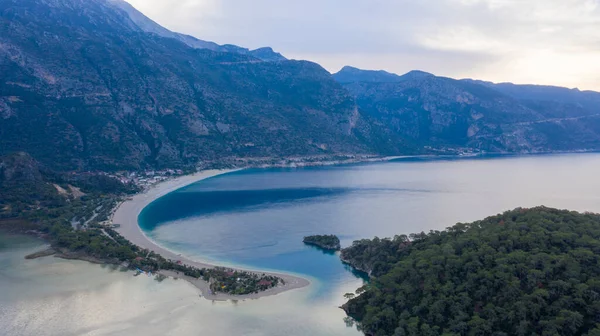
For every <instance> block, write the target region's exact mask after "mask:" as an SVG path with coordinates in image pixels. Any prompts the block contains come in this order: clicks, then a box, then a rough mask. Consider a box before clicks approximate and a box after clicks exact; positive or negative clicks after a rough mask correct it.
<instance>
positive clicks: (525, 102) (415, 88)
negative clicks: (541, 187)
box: [334, 67, 600, 152]
mask: <svg viewBox="0 0 600 336" xmlns="http://www.w3.org/2000/svg"><path fill="white" fill-rule="evenodd" d="M334 78H335V79H336V80H337V81H339V82H340V83H342V84H343V85H344V87H346V89H348V90H349V91H350V92H351V93H352V94H353V95H354V96H355V97H356V101H357V104H358V106H359V109H360V111H361V112H362V113H363V114H364V115H365V117H369V118H371V119H372V120H373V122H374V123H377V124H380V125H386V126H387V127H388V129H389V130H390V131H391V132H393V133H395V134H397V135H399V136H401V137H403V138H407V139H412V140H414V141H415V142H416V143H419V144H423V145H426V146H433V147H441V148H444V147H456V146H459V147H471V148H477V149H481V150H485V151H497V152H546V151H570V150H591V149H599V148H600V104H598V103H600V93H596V92H580V91H578V90H568V89H565V88H555V87H542V86H521V85H513V84H492V83H486V82H481V81H473V80H455V79H450V78H444V77H437V76H434V75H432V74H428V73H424V72H420V71H413V72H409V73H408V74H405V75H403V76H398V75H395V74H390V73H387V72H381V71H379V72H377V71H366V70H359V69H356V68H351V67H345V68H344V69H342V70H341V71H340V72H339V73H337V74H334Z"/></svg>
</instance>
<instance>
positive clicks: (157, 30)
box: [107, 0, 287, 61]
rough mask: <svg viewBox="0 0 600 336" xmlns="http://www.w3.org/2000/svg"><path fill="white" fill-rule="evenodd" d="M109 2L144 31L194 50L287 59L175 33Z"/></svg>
mask: <svg viewBox="0 0 600 336" xmlns="http://www.w3.org/2000/svg"><path fill="white" fill-rule="evenodd" d="M107 2H108V3H110V4H112V5H114V6H115V7H117V8H119V9H121V10H123V11H125V13H127V15H128V16H129V18H130V19H131V21H132V22H133V23H134V24H136V25H137V26H138V27H139V28H140V29H141V30H142V31H144V32H146V33H151V34H156V35H158V36H161V37H167V38H173V39H176V40H179V41H181V42H183V43H185V44H187V45H188V46H190V47H192V48H197V49H208V50H212V51H218V52H232V53H236V54H242V55H249V56H252V57H255V58H257V59H260V60H263V61H283V60H286V59H287V58H285V57H284V56H283V55H281V54H280V53H277V52H275V51H273V49H272V48H271V47H262V48H258V49H255V50H250V49H248V48H243V47H240V46H236V45H233V44H225V45H219V44H217V43H215V42H211V41H204V40H200V39H198V38H196V37H194V36H191V35H187V34H181V33H177V32H173V31H171V30H169V29H167V28H165V27H163V26H161V25H159V24H158V23H156V22H155V21H153V20H152V19H150V18H148V17H147V16H146V15H144V14H143V13H141V12H140V11H138V10H137V9H136V8H135V7H133V6H132V5H131V4H130V3H128V2H126V1H125V0H107Z"/></svg>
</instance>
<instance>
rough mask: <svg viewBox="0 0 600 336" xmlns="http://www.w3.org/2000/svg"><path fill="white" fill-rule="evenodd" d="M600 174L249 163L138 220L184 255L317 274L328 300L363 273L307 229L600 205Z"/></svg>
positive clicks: (589, 162)
mask: <svg viewBox="0 0 600 336" xmlns="http://www.w3.org/2000/svg"><path fill="white" fill-rule="evenodd" d="M598 171H600V155H597V154H585V155H549V156H529V157H504V158H502V157H501V158H484V159H460V160H457V159H445V160H439V159H438V160H430V159H425V160H424V159H408V160H399V161H396V162H388V163H377V164H359V165H352V166H335V167H316V168H301V169H252V170H246V171H241V172H236V173H232V174H227V175H222V176H218V177H215V178H211V179H208V180H205V181H201V182H199V183H196V184H193V185H190V186H188V187H186V188H183V189H181V190H178V191H176V192H173V193H171V194H169V195H167V196H165V197H163V198H161V199H159V200H157V201H155V202H154V203H152V204H151V205H149V206H148V207H147V208H146V209H145V210H144V211H143V212H142V213H141V215H140V218H139V221H140V224H141V226H142V228H143V229H144V230H145V231H146V233H147V234H148V235H149V236H151V237H152V238H153V239H155V240H156V241H158V242H159V243H161V244H164V245H166V246H167V247H169V248H171V249H173V250H176V251H179V252H182V253H184V254H186V255H188V256H191V257H195V258H199V259H204V260H210V261H213V262H217V263H224V264H231V265H242V266H246V267H252V268H257V269H270V270H279V271H288V272H293V273H298V274H304V275H307V276H309V277H311V278H312V279H315V280H316V285H315V286H314V287H315V288H314V291H313V295H312V297H311V299H312V300H315V301H319V300H322V301H327V302H329V301H331V300H337V299H338V298H340V297H341V296H342V295H343V294H344V293H345V291H347V290H348V288H352V287H353V286H354V287H358V286H360V285H361V283H362V279H361V278H360V275H359V274H355V273H353V272H351V270H349V269H348V268H347V267H345V266H344V265H343V264H342V263H341V262H340V261H339V258H338V256H337V255H334V254H326V253H323V252H321V251H319V250H317V249H315V248H312V247H308V246H305V245H304V244H302V238H303V237H304V236H306V235H311V234H337V235H338V236H339V237H340V239H341V241H342V245H343V246H348V245H350V244H351V243H352V241H354V240H356V239H362V238H371V237H373V236H379V237H389V236H393V235H395V234H408V233H412V232H421V231H428V230H432V229H444V228H446V227H448V226H450V225H453V224H455V223H457V222H469V221H473V220H477V219H481V218H484V217H486V216H489V215H493V214H496V213H499V212H502V211H505V210H508V209H512V208H515V207H519V206H523V207H531V206H537V205H547V206H553V207H559V208H570V209H575V210H581V211H600V194H599V193H598V192H597V190H600V179H598V178H597V172H598Z"/></svg>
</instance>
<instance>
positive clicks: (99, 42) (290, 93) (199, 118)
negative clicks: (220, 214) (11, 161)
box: [0, 0, 405, 170]
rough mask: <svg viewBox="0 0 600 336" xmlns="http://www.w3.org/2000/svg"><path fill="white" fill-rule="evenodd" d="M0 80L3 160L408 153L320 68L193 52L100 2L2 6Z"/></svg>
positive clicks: (96, 162)
mask: <svg viewBox="0 0 600 336" xmlns="http://www.w3.org/2000/svg"><path fill="white" fill-rule="evenodd" d="M0 72H1V73H2V74H3V75H2V79H1V80H0V118H1V120H2V121H1V122H0V138H1V139H2V147H1V148H0V154H2V153H10V152H14V151H26V152H29V153H30V154H31V155H32V156H33V157H35V158H36V159H37V160H39V161H40V162H42V163H44V164H46V165H48V166H49V167H52V168H54V169H104V170H110V169H135V168H139V167H143V166H176V165H184V164H194V163H196V162H198V161H200V160H215V159H218V158H220V157H223V156H228V155H236V156H253V157H261V156H283V155H285V156H294V155H316V154H336V153H371V152H373V149H372V147H371V144H377V143H379V142H380V138H381V141H383V142H384V144H383V145H382V148H386V150H387V151H389V152H398V151H400V150H401V149H402V148H405V145H404V143H403V142H402V141H395V139H394V141H390V138H388V137H382V134H385V132H381V131H379V128H378V126H376V125H371V124H369V123H368V122H367V121H365V120H364V119H363V118H362V117H361V115H360V113H359V111H358V109H357V108H356V105H355V103H354V98H353V97H352V96H351V95H350V94H349V93H348V91H347V90H345V89H344V88H343V87H342V86H341V85H339V84H338V83H336V82H335V81H334V80H333V79H332V78H331V76H330V74H329V73H328V72H327V71H325V70H324V69H323V68H322V67H320V66H319V65H317V64H315V63H311V62H306V61H287V60H286V61H280V62H264V61H261V60H259V59H257V58H254V57H252V56H249V55H241V54H237V53H225V52H216V51H213V50H208V49H197V48H192V47H190V46H189V45H187V44H185V43H183V42H181V41H180V40H178V39H175V38H165V37H161V36H159V35H157V34H149V33H147V32H145V31H140V28H139V26H138V25H137V24H136V23H135V22H134V21H133V20H132V19H131V14H130V13H127V12H125V11H123V10H121V9H120V8H118V7H116V6H114V5H112V1H110V2H107V0H106V1H105V0H85V1H84V0H1V1H0ZM400 140H401V139H400Z"/></svg>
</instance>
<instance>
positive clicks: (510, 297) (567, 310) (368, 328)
mask: <svg viewBox="0 0 600 336" xmlns="http://www.w3.org/2000/svg"><path fill="white" fill-rule="evenodd" d="M599 254H600V215H597V214H591V213H585V214H580V213H577V212H570V211H565V210H556V209H550V208H546V207H538V208H533V209H521V208H519V209H516V210H513V211H508V212H505V213H503V214H501V215H497V216H493V217H489V218H487V219H484V220H482V221H477V222H474V223H471V224H463V223H459V224H457V225H455V226H453V227H450V228H448V229H446V230H444V231H431V232H430V233H428V234H426V233H421V234H413V235H410V236H396V237H394V238H393V239H379V238H376V239H373V240H361V241H356V242H354V244H353V245H352V246H351V247H349V248H347V249H344V250H343V251H342V258H343V260H344V261H345V262H347V263H349V264H351V265H353V266H356V267H357V268H359V269H361V270H363V271H366V272H367V273H369V274H370V275H371V277H372V278H371V281H370V283H369V284H368V285H365V286H364V287H362V288H360V289H359V290H357V294H360V295H358V296H357V297H355V298H354V299H351V300H350V301H349V302H348V303H347V304H345V305H344V306H343V308H344V310H345V311H346V312H347V313H348V315H349V316H351V317H353V318H354V319H355V320H356V321H357V322H358V326H359V328H360V329H361V330H362V331H363V332H364V333H365V334H367V335H377V336H379V335H395V336H396V335H398V336H399V335H424V336H428V335H431V336H433V335H447V336H450V335H457V336H458V335H497V336H502V335H567V336H568V335H590V336H592V335H593V336H598V335H600V324H599V323H600V300H599V299H600V265H599V264H598V255H599Z"/></svg>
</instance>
